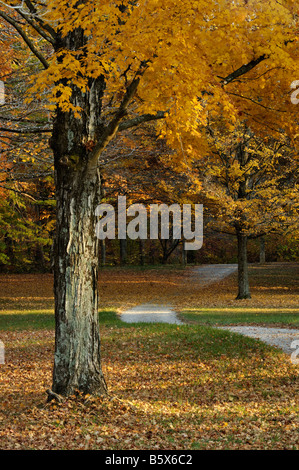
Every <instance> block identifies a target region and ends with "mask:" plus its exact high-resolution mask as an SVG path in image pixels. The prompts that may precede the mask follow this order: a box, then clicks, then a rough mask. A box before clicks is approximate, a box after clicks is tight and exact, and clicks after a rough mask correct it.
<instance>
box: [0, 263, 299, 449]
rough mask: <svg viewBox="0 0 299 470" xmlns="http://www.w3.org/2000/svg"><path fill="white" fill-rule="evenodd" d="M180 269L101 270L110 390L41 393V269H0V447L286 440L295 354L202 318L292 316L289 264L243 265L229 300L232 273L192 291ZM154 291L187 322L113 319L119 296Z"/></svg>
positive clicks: (44, 337) (47, 289)
mask: <svg viewBox="0 0 299 470" xmlns="http://www.w3.org/2000/svg"><path fill="white" fill-rule="evenodd" d="M189 271H190V269H189V268H187V270H181V269H167V268H165V269H150V270H138V269H127V270H126V269H120V270H118V269H116V270H112V269H107V270H104V271H103V273H102V274H103V276H102V281H101V283H100V284H101V292H102V307H101V311H100V314H99V318H100V328H101V337H102V359H103V371H104V374H105V377H106V381H107V383H108V387H109V391H110V394H111V396H112V397H114V399H112V400H108V399H105V400H102V399H97V398H92V397H83V396H77V397H70V398H69V399H67V400H65V401H64V402H63V403H61V404H54V403H52V404H46V393H45V390H46V389H47V388H51V375H52V358H53V352H54V318H53V317H54V315H53V296H52V278H51V276H49V275H41V276H38V275H27V276H25V275H24V276H23V275H18V276H13V275H7V276H6V275H5V276H4V275H3V276H0V277H1V283H0V308H1V312H0V339H1V341H3V343H4V345H5V354H6V356H5V364H2V365H0V383H1V387H0V449H111V450H114V449H115V450H117V449H124V450H128V449H132V450H133V449H134V450H138V449H153V450H163V449H165V450H169V449H178V450H189V449H250V450H254V449H275V450H278V449H290V450H298V449H299V433H298V427H299V418H298V415H299V414H298V411H299V402H298V391H299V380H298V365H295V364H292V363H291V362H290V359H289V357H288V356H286V355H285V354H283V353H281V352H280V351H279V350H277V349H275V348H271V347H269V346H267V345H265V344H263V343H261V342H260V341H256V340H253V339H251V338H246V337H244V336H241V335H236V334H233V333H230V332H228V331H222V330H216V329H214V328H212V327H211V326H210V325H213V324H216V323H219V324H220V323H238V322H239V323H240V322H241V323H246V322H249V323H258V322H261V323H263V324H264V323H268V324H280V325H281V324H282V325H293V326H296V325H298V302H297V306H296V296H297V300H298V286H297V285H296V280H295V279H296V278H295V274H296V272H297V273H298V265H295V264H292V265H284V266H281V265H280V267H279V270H278V271H277V265H273V266H265V267H264V269H262V268H259V267H254V266H253V267H252V268H251V281H252V294H253V299H252V301H251V304H250V301H245V302H243V301H241V302H242V303H240V301H235V300H234V296H235V290H236V287H235V276H234V275H233V276H230V277H229V278H228V279H226V280H225V281H222V282H220V283H217V285H214V286H213V288H212V287H211V288H209V289H208V290H205V292H203V289H202V288H200V287H199V286H198V284H197V282H196V280H193V281H192V284H191V282H190V273H189ZM275 273H277V276H275ZM104 274H105V276H104ZM149 286H151V289H149ZM150 290H151V292H149V291H150ZM134 293H135V294H136V298H135V299H134ZM213 295H214V300H213ZM166 298H167V299H170V300H169V301H170V303H173V304H174V305H175V306H176V308H177V309H178V310H179V311H180V315H181V316H182V317H184V318H185V319H186V321H188V322H190V323H189V324H186V325H179V326H178V325H165V324H136V325H132V324H124V323H121V322H120V320H119V317H118V315H117V312H118V311H119V310H121V309H123V308H125V307H126V306H129V305H133V304H135V303H137V302H138V303H141V302H145V301H154V300H156V301H161V302H163V301H164V300H165V299H166Z"/></svg>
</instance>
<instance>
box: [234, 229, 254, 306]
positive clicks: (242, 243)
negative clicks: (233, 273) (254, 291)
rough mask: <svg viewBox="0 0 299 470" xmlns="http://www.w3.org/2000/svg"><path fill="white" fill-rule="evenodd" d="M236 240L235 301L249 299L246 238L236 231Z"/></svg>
mask: <svg viewBox="0 0 299 470" xmlns="http://www.w3.org/2000/svg"><path fill="white" fill-rule="evenodd" d="M237 240H238V286H239V292H238V295H237V299H250V298H251V294H250V288H249V278H248V262H247V236H246V235H244V234H243V233H242V232H241V231H237Z"/></svg>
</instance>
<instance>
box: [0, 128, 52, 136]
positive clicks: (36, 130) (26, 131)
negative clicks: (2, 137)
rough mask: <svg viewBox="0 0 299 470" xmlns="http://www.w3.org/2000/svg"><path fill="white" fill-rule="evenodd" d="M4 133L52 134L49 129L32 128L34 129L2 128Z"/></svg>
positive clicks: (0, 129)
mask: <svg viewBox="0 0 299 470" xmlns="http://www.w3.org/2000/svg"><path fill="white" fill-rule="evenodd" d="M0 131H2V132H11V133H13V134H43V133H45V132H52V129H49V128H39V127H36V128H32V129H9V128H8V127H0Z"/></svg>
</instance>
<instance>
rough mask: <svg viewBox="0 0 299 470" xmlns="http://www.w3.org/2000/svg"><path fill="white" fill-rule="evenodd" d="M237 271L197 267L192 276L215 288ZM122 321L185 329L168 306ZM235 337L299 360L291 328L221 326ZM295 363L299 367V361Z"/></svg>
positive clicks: (137, 310)
mask: <svg viewBox="0 0 299 470" xmlns="http://www.w3.org/2000/svg"><path fill="white" fill-rule="evenodd" d="M236 270H237V265H236V264H210V265H203V266H197V267H196V268H194V270H193V272H192V276H196V277H197V279H200V282H201V283H202V284H203V285H207V284H211V283H213V282H216V281H219V280H221V279H223V278H225V277H226V276H229V275H230V274H232V273H233V272H235V271H236ZM120 318H121V320H122V321H124V322H126V323H139V322H147V323H172V324H177V325H182V324H183V322H182V321H180V320H179V319H178V318H177V314H176V312H175V311H174V310H173V309H172V308H171V306H168V305H159V304H150V303H148V304H142V305H138V306H136V307H133V308H131V309H130V310H126V311H125V312H123V313H121V315H120ZM217 328H220V329H226V330H229V331H232V332H235V333H239V334H243V335H245V336H250V337H252V338H256V339H259V340H261V341H264V342H265V343H267V344H269V345H271V346H276V347H278V348H280V349H282V351H284V352H285V353H287V354H292V353H293V355H294V356H292V357H295V356H296V350H298V356H299V330H296V329H287V328H274V327H262V326H220V327H217ZM294 361H295V362H296V363H299V359H297V358H295V359H294Z"/></svg>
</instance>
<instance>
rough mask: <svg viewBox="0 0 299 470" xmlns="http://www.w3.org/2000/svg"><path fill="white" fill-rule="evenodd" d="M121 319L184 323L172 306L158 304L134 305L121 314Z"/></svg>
mask: <svg viewBox="0 0 299 470" xmlns="http://www.w3.org/2000/svg"><path fill="white" fill-rule="evenodd" d="M121 319H122V320H123V321H124V322H126V323H138V322H147V323H160V322H161V323H175V324H177V325H182V324H183V322H181V321H180V320H179V319H178V318H177V314H176V312H175V311H174V310H172V308H171V307H168V306H166V305H158V304H142V305H138V306H137V307H133V308H131V309H130V310H127V311H126V312H123V313H122V314H121Z"/></svg>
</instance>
